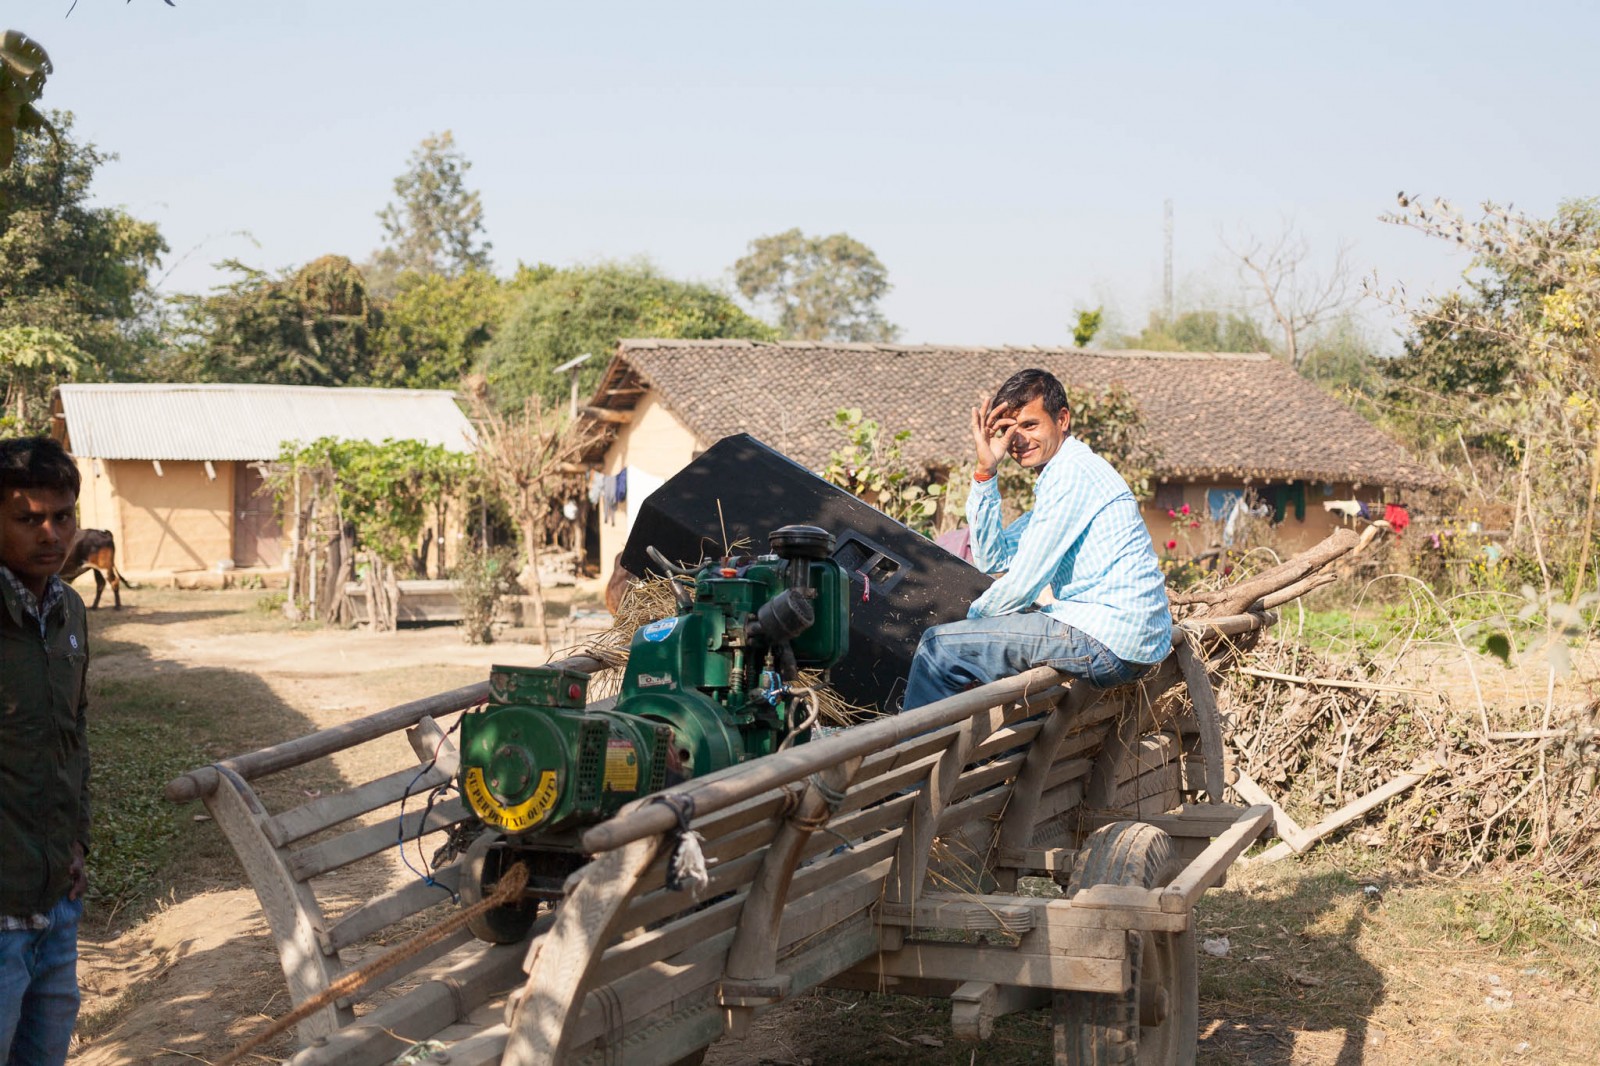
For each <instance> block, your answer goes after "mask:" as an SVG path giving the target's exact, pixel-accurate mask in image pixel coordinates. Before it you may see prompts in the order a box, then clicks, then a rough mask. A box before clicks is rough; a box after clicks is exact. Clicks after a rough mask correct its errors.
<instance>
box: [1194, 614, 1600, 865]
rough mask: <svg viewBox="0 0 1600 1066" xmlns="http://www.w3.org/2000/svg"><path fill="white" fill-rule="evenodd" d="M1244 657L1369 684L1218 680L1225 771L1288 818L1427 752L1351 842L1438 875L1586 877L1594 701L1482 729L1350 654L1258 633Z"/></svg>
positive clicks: (1595, 847)
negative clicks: (1520, 871)
mask: <svg viewBox="0 0 1600 1066" xmlns="http://www.w3.org/2000/svg"><path fill="white" fill-rule="evenodd" d="M1249 665H1250V666H1251V667H1253V668H1256V669H1259V670H1264V671H1270V672H1276V673H1283V674H1290V675H1294V676H1297V677H1300V678H1315V679H1318V680H1321V681H1345V682H1355V683H1357V684H1361V685H1367V686H1371V687H1366V688H1341V687H1333V686H1328V685H1316V684H1304V683H1299V682H1285V681H1281V680H1276V679H1272V678H1262V677H1257V676H1251V675H1249V674H1244V673H1240V672H1233V673H1231V674H1229V675H1227V683H1226V686H1225V688H1224V691H1223V698H1222V707H1223V710H1224V712H1225V719H1226V720H1225V730H1226V731H1227V734H1228V740H1229V746H1230V747H1231V749H1232V750H1233V752H1234V754H1235V756H1236V758H1237V760H1238V765H1239V767H1240V769H1242V770H1244V771H1245V772H1247V773H1248V774H1249V775H1250V776H1251V777H1252V778H1254V779H1255V780H1256V782H1257V783H1258V784H1260V785H1262V786H1263V787H1265V788H1266V789H1267V791H1268V792H1269V793H1271V794H1272V795H1273V797H1274V798H1275V799H1276V800H1277V801H1278V803H1279V804H1280V805H1281V806H1283V808H1284V809H1285V810H1286V811H1288V812H1289V814H1290V815H1291V816H1292V817H1294V818H1295V820H1296V821H1298V822H1299V823H1300V824H1301V825H1310V824H1312V823H1314V822H1316V821H1318V820H1320V819H1321V818H1323V817H1325V816H1326V815H1327V814H1328V813H1330V812H1331V811H1333V810H1335V809H1337V808H1339V807H1342V806H1344V805H1345V804H1347V803H1350V802H1352V801H1354V800H1356V799H1358V798H1360V797H1361V796H1363V795H1365V794H1367V793H1369V792H1371V791H1372V790H1373V789H1375V788H1378V787H1379V786H1381V785H1383V784H1385V783H1387V782H1389V781H1392V780H1394V779H1395V778H1397V777H1399V776H1400V775H1402V774H1404V773H1406V772H1408V771H1410V770H1412V769H1413V768H1414V767H1416V766H1417V765H1419V764H1420V763H1424V762H1426V761H1427V760H1429V759H1432V760H1434V761H1436V762H1437V763H1439V764H1441V765H1442V768H1443V769H1442V772H1437V773H1433V774H1430V775H1429V776H1428V777H1426V778H1424V779H1423V780H1422V781H1420V782H1418V783H1417V785H1415V786H1414V787H1413V788H1412V789H1410V790H1409V791H1408V792H1406V793H1404V794H1403V795H1402V796H1401V797H1400V798H1398V799H1397V800H1395V801H1394V802H1392V803H1391V804H1389V805H1388V806H1387V807H1380V808H1379V809H1378V810H1377V811H1375V812H1374V813H1373V814H1371V815H1369V816H1368V819H1369V827H1368V828H1367V829H1365V830H1364V831H1361V835H1360V836H1359V837H1358V839H1361V840H1363V841H1365V842H1367V843H1369V844H1373V845H1380V846H1383V847H1386V848H1388V849H1390V850H1392V851H1393V852H1394V853H1396V854H1398V855H1401V856H1403V857H1405V858H1409V859H1414V860H1417V861H1420V862H1424V863H1426V864H1428V865H1430V866H1436V867H1441V868H1445V869H1468V868H1475V867H1480V866H1483V865H1485V864H1491V863H1495V862H1502V861H1510V860H1518V861H1519V862H1524V863H1526V862H1532V863H1533V864H1535V865H1536V867H1537V868H1538V869H1540V870H1543V871H1545V872H1546V873H1550V874H1553V875H1557V876H1561V877H1565V878H1569V879H1572V880H1574V881H1577V882H1579V883H1582V884H1586V885H1595V884H1600V787H1597V784H1600V782H1597V775H1600V769H1597V767H1600V762H1597V754H1600V705H1592V706H1591V707H1590V708H1588V709H1587V711H1582V710H1579V709H1577V708H1572V709H1569V712H1568V715H1567V718H1566V720H1565V721H1553V724H1556V725H1558V726H1559V727H1560V728H1559V729H1552V730H1550V731H1549V733H1548V734H1547V733H1546V731H1545V730H1543V729H1541V728H1539V727H1540V726H1541V723H1542V721H1543V716H1544V708H1543V707H1542V706H1538V707H1527V708H1519V709H1515V710H1511V711H1502V712H1500V715H1499V716H1500V717H1501V718H1502V724H1503V725H1504V726H1505V728H1504V729H1502V730H1498V731H1496V732H1493V733H1489V734H1486V733H1485V731H1484V728H1483V726H1482V724H1481V719H1480V718H1479V716H1478V714H1477V713H1476V710H1475V709H1469V708H1457V707H1452V706H1451V704H1450V703H1449V701H1448V699H1447V698H1446V697H1445V696H1444V695H1443V694H1442V693H1423V692H1420V691H1418V690H1415V689H1406V688H1405V687H1404V686H1400V685H1396V684H1394V683H1393V682H1391V681H1389V680H1388V679H1386V678H1385V677H1384V676H1383V671H1382V670H1381V669H1380V666H1379V664H1377V663H1376V662H1374V661H1372V660H1369V659H1366V658H1363V657H1361V656H1349V657H1344V658H1340V659H1332V658H1328V657H1326V656H1322V655H1319V654H1317V653H1316V652H1313V651H1311V650H1309V649H1307V648H1305V647H1304V646H1302V645H1299V644H1295V643H1292V642H1286V641H1281V640H1275V639H1266V640H1263V641H1262V642H1261V644H1260V646H1259V647H1258V649H1257V650H1256V652H1255V654H1254V655H1253V656H1252V657H1251V661H1250V663H1249ZM1527 734H1532V735H1527ZM1553 734H1559V735H1553ZM1379 819H1382V823H1381V825H1376V824H1371V823H1375V822H1377V821H1378V820H1379Z"/></svg>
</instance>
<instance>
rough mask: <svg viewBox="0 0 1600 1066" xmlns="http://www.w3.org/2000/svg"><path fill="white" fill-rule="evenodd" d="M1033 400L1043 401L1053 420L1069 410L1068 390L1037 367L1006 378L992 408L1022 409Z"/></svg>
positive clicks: (1048, 373)
mask: <svg viewBox="0 0 1600 1066" xmlns="http://www.w3.org/2000/svg"><path fill="white" fill-rule="evenodd" d="M1033 400H1043V401H1044V410H1045V413H1046V414H1048V415H1049V416H1050V417H1051V418H1058V417H1060V415H1061V412H1062V411H1065V410H1067V390H1066V389H1064V388H1062V387H1061V382H1060V380H1059V379H1057V378H1056V376H1055V375H1054V374H1052V373H1050V371H1048V370H1040V369H1038V368H1037V367H1034V368H1030V369H1028V370H1019V371H1017V372H1016V373H1015V374H1012V375H1011V376H1010V377H1008V378H1006V382H1005V384H1004V385H1001V386H1000V391H998V392H996V393H995V394H994V402H993V403H992V404H991V405H990V407H991V408H998V407H1011V408H1022V407H1026V406H1027V405H1028V404H1029V403H1030V402H1031V401H1033Z"/></svg>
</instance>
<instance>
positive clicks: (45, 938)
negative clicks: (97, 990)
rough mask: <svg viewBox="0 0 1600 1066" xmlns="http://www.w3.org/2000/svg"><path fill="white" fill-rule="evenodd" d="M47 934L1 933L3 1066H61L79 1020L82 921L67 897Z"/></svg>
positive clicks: (78, 906) (53, 912) (79, 908)
mask: <svg viewBox="0 0 1600 1066" xmlns="http://www.w3.org/2000/svg"><path fill="white" fill-rule="evenodd" d="M46 917H48V918H49V919H50V927H49V928H48V929H27V930H21V931H15V932H13V931H9V930H8V931H5V932H0V1058H3V1059H4V1062H5V1066H61V1064H62V1063H64V1062H66V1061H67V1046H68V1045H69V1044H70V1043H71V1042H72V1027H73V1025H74V1024H76V1023H77V1020H78V922H79V921H80V920H81V919H82V918H83V900H81V899H79V900H69V899H67V898H66V897H65V896H63V897H61V901H60V902H59V903H57V904H56V905H55V906H54V907H51V908H50V913H49V914H48V915H46Z"/></svg>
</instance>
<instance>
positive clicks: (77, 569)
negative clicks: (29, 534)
mask: <svg viewBox="0 0 1600 1066" xmlns="http://www.w3.org/2000/svg"><path fill="white" fill-rule="evenodd" d="M85 570H93V571H94V603H92V604H90V605H89V607H90V609H91V610H93V609H95V608H98V607H99V606H100V597H101V596H102V595H104V594H105V591H106V581H107V579H110V581H111V600H112V603H111V606H112V608H113V609H115V610H118V611H120V610H122V590H121V588H120V586H121V585H124V584H126V585H127V586H128V587H129V588H130V589H136V588H138V587H139V586H138V585H135V584H134V583H133V582H132V581H129V580H128V579H127V578H125V577H123V576H122V575H121V574H120V573H118V572H117V542H116V541H115V540H114V539H112V536H111V533H110V531H109V530H105V529H80V530H79V531H78V539H77V540H75V541H73V542H72V550H71V551H69V552H67V561H66V562H64V563H62V564H61V580H62V581H65V582H67V583H68V584H71V583H72V582H73V581H74V580H76V579H77V578H79V577H82V576H83V572H84V571H85Z"/></svg>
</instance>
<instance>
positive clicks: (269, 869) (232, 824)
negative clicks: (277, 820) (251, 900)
mask: <svg viewBox="0 0 1600 1066" xmlns="http://www.w3.org/2000/svg"><path fill="white" fill-rule="evenodd" d="M221 777H222V782H223V783H222V785H221V787H219V788H216V789H215V790H214V791H213V792H212V793H211V794H210V795H208V796H207V797H206V809H207V810H209V811H210V812H211V817H213V818H215V819H216V822H217V827H218V828H219V829H221V830H222V832H223V834H224V835H225V836H226V837H227V838H228V843H230V844H232V845H233V850H234V853H235V854H236V855H238V856H239V862H240V863H241V864H242V865H243V866H244V868H245V873H247V874H249V876H250V885H251V887H253V888H254V889H255V890H256V899H258V900H259V901H260V902H261V911H262V913H263V914H265V915H266V917H267V924H268V925H269V926H271V927H272V935H273V937H274V939H276V940H277V941H278V943H279V944H280V945H284V944H288V945H292V949H293V950H289V951H283V950H280V951H279V952H278V961H279V963H280V964H281V965H282V967H283V976H284V980H286V981H287V982H288V984H289V996H290V998H291V999H293V1000H294V1002H295V1003H296V1004H300V1003H304V1002H305V1001H306V1000H308V999H310V998H311V997H312V996H315V995H317V994H318V993H320V992H322V991H323V990H324V989H326V988H327V987H328V985H329V984H331V983H332V982H333V980H334V978H336V977H337V976H338V975H339V969H340V966H339V957H338V956H337V955H334V956H331V957H330V956H328V955H325V954H323V951H322V944H321V942H320V940H319V938H318V936H317V933H318V931H319V930H320V929H321V928H322V927H323V926H324V924H325V923H324V921H323V917H322V908H321V907H319V906H318V905H317V898H316V896H315V895H314V894H313V893H312V891H311V886H310V885H306V884H302V883H301V882H299V881H296V880H295V879H294V877H293V876H292V875H291V874H290V873H289V868H288V866H286V865H285V864H284V861H283V856H282V855H281V854H279V852H278V850H277V849H276V848H274V847H273V846H272V845H271V844H270V843H269V842H268V840H267V834H266V822H267V813H266V810H265V809H264V808H263V807H262V806H261V801H260V800H258V799H257V798H256V795H255V793H254V792H253V791H252V790H251V788H250V786H249V785H247V784H245V782H244V779H243V778H241V777H240V776H239V775H238V774H236V773H233V772H232V771H231V770H228V769H222V770H221ZM354 1018H355V1014H354V1012H353V1011H351V1009H350V1008H349V1007H348V1006H345V1007H340V1006H338V1005H336V1004H329V1005H328V1006H327V1007H325V1008H323V1009H322V1010H320V1011H318V1012H317V1013H315V1014H313V1015H312V1016H311V1017H309V1018H307V1019H306V1020H305V1021H303V1022H301V1023H300V1030H299V1032H300V1039H301V1040H302V1041H304V1042H308V1043H309V1042H310V1041H311V1040H314V1039H316V1038H317V1037H322V1036H327V1035H328V1034H330V1033H332V1032H334V1031H335V1030H337V1029H339V1028H340V1027H342V1026H345V1025H349V1024H350V1022H351V1021H352V1020H353V1019H354Z"/></svg>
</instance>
